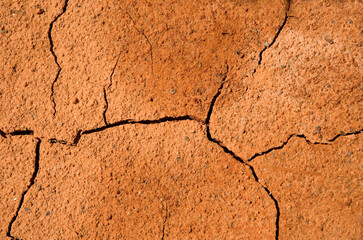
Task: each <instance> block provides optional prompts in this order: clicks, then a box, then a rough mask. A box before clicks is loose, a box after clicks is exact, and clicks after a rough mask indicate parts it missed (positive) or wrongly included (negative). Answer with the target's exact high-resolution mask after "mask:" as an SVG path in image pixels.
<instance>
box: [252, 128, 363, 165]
mask: <svg viewBox="0 0 363 240" xmlns="http://www.w3.org/2000/svg"><path fill="white" fill-rule="evenodd" d="M362 131H363V129H361V130H359V131H355V132H349V133H340V134H338V135H336V136H335V137H333V138H332V139H330V140H327V142H312V141H310V140H309V139H308V138H307V137H306V136H305V135H303V134H291V135H290V136H289V137H288V138H287V139H286V141H285V142H283V143H282V144H281V145H280V146H277V147H273V148H270V149H268V150H266V151H263V152H260V153H255V154H254V155H253V156H252V157H251V158H250V159H248V160H247V162H250V161H252V160H253V159H255V158H256V157H259V156H263V155H266V154H268V153H270V152H272V151H275V150H279V149H282V148H284V147H285V146H286V145H287V144H288V143H289V141H290V140H291V139H292V138H293V137H297V138H302V139H304V140H305V141H306V142H307V143H308V144H315V145H329V143H332V142H334V141H335V140H336V139H337V138H339V137H342V136H349V135H356V134H359V133H361V132H362Z"/></svg>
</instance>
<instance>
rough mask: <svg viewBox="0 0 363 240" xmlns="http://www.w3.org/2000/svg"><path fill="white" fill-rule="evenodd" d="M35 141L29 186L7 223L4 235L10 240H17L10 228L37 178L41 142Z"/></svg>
mask: <svg viewBox="0 0 363 240" xmlns="http://www.w3.org/2000/svg"><path fill="white" fill-rule="evenodd" d="M37 141H38V142H37V144H36V147H35V160H34V171H33V175H32V177H31V178H30V181H29V184H28V186H27V188H26V190H25V191H24V192H23V193H22V195H21V198H20V201H19V205H18V208H17V209H16V212H15V214H14V216H13V218H12V219H11V221H10V223H9V226H8V231H7V233H6V235H7V236H8V237H10V238H12V239H16V240H18V238H16V237H14V236H12V235H11V228H12V226H13V224H14V222H15V221H16V218H17V217H18V214H19V211H20V209H21V207H22V206H23V203H24V198H25V195H26V194H27V192H28V191H29V189H30V188H31V187H32V186H33V185H34V182H35V178H36V177H37V175H38V171H39V158H40V143H41V142H42V141H41V140H40V139H39V138H37Z"/></svg>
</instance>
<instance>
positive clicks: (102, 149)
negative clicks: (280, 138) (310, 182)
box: [13, 121, 276, 239]
mask: <svg viewBox="0 0 363 240" xmlns="http://www.w3.org/2000/svg"><path fill="white" fill-rule="evenodd" d="M204 132H205V129H204V127H202V126H201V125H199V124H198V123H195V122H193V121H182V122H175V123H174V122H172V123H160V124H154V125H126V126H119V127H114V128H110V129H107V130H104V131H102V132H99V133H94V134H89V135H86V136H83V137H82V138H81V140H80V142H79V143H78V145H77V148H74V147H69V146H64V145H60V144H58V145H53V146H51V145H50V144H47V143H44V144H42V148H41V151H40V156H41V161H40V165H41V170H40V171H39V175H38V177H37V181H36V183H37V184H41V185H42V194H39V192H38V191H37V189H36V188H32V189H30V191H29V193H28V194H27V198H26V199H25V202H24V205H25V206H32V211H29V212H26V211H25V210H24V209H22V210H21V211H20V213H19V217H18V220H17V221H16V222H15V223H14V227H13V231H14V234H15V235H16V236H19V237H20V236H21V237H22V238H23V239H43V238H57V237H58V236H60V235H61V236H62V237H64V238H92V239H101V238H102V239H142V238H147V239H155V238H161V237H162V236H163V235H164V237H165V239H168V238H170V239H175V238H178V237H181V238H202V239H210V238H213V237H218V236H219V237H220V238H222V239H223V238H233V237H236V238H243V239H266V238H271V239H272V238H274V234H275V219H276V209H275V207H274V203H273V202H272V201H271V199H270V197H269V196H268V195H267V194H266V192H265V191H264V190H263V188H262V187H261V186H260V185H259V184H258V183H257V182H255V180H254V178H253V176H252V174H251V172H250V170H249V168H248V167H246V166H244V165H242V164H241V163H239V162H238V161H236V160H235V159H233V158H231V157H230V156H229V155H227V154H226V153H224V152H223V150H221V149H220V148H218V146H216V145H215V144H213V143H211V142H209V141H208V140H207V139H206V138H205V133H204ZM185 135H187V136H189V140H188V141H185V139H184V136H185ZM113 146H116V149H117V151H115V150H114V147H113ZM178 157H180V158H179V160H178V161H176V159H177V158H178ZM53 189H56V191H55V192H54V193H53V194H52V193H51V191H53ZM45 206H46V207H45ZM166 206H167V207H166ZM166 208H167V210H166ZM48 211H49V212H50V214H49V216H46V215H47V212H48ZM111 216H112V217H111ZM166 217H167V219H166ZM40 226H52V227H40ZM32 229H37V231H32Z"/></svg>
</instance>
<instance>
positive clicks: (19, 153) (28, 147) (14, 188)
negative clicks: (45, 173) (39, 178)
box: [0, 136, 36, 239]
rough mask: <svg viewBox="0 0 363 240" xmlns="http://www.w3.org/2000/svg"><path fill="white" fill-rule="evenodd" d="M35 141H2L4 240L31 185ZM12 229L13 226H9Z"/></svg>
mask: <svg viewBox="0 0 363 240" xmlns="http://www.w3.org/2000/svg"><path fill="white" fill-rule="evenodd" d="M35 145H36V143H35V141H34V140H33V139H32V137H29V136H22V137H11V136H8V137H7V138H6V139H5V138H0V212H1V217H0V238H1V239H5V238H6V237H7V236H8V235H10V236H11V234H12V233H13V232H12V231H11V232H9V230H12V229H11V228H10V229H9V225H10V223H12V221H13V220H14V218H15V217H16V214H17V211H18V209H19V207H20V204H21V201H22V195H23V193H24V191H25V190H26V189H27V187H28V185H29V181H30V179H31V177H32V174H33V170H34V168H33V166H34V160H35ZM10 227H11V226H10Z"/></svg>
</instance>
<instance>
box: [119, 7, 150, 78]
mask: <svg viewBox="0 0 363 240" xmlns="http://www.w3.org/2000/svg"><path fill="white" fill-rule="evenodd" d="M125 13H126V14H127V16H129V18H130V19H131V21H132V23H133V25H132V26H133V28H135V30H136V31H137V32H138V33H140V34H141V35H142V36H144V38H145V39H146V41H147V43H148V44H149V47H150V57H151V71H152V72H154V57H153V46H152V45H151V42H150V40H149V38H148V37H147V36H146V35H145V33H144V30H142V31H141V30H140V29H138V28H137V27H136V22H135V20H134V19H133V18H132V17H131V15H130V14H129V13H128V12H126V11H125Z"/></svg>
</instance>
